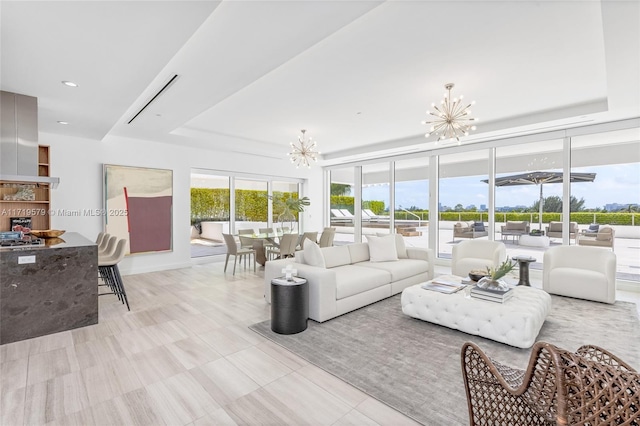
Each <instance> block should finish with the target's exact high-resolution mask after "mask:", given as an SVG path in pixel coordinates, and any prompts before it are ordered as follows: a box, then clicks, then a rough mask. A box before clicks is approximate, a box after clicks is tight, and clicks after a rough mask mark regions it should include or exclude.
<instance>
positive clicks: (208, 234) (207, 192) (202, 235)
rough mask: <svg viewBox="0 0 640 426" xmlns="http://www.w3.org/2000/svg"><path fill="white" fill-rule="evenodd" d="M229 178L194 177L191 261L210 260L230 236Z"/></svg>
mask: <svg viewBox="0 0 640 426" xmlns="http://www.w3.org/2000/svg"><path fill="white" fill-rule="evenodd" d="M229 203H230V193H229V176H219V175H210V174H205V173H192V174H191V257H202V256H209V255H210V254H211V253H212V252H213V251H215V250H216V248H217V247H220V246H222V245H223V244H224V241H223V237H222V234H223V233H228V232H229V219H230V217H231V216H230V210H229Z"/></svg>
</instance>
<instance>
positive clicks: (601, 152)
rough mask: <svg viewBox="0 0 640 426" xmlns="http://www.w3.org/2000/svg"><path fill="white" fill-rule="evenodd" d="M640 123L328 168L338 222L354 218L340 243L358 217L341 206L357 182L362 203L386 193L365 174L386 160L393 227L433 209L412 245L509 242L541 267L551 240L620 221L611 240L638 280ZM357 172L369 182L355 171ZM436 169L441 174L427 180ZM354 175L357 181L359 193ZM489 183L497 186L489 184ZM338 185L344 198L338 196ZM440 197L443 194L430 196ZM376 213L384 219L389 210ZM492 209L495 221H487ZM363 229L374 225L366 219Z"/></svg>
mask: <svg viewBox="0 0 640 426" xmlns="http://www.w3.org/2000/svg"><path fill="white" fill-rule="evenodd" d="M633 126H635V127H633ZM637 126H638V124H637V120H626V121H621V122H617V123H607V124H606V125H595V126H588V127H582V128H573V129H566V130H554V131H549V132H547V133H544V134H535V135H527V136H514V137H513V138H509V139H500V140H495V141H486V142H479V143H478V144H477V145H476V144H469V145H467V146H465V143H464V142H463V143H462V146H460V147H451V146H448V147H443V148H435V149H433V150H431V151H428V152H423V153H416V155H415V156H408V155H402V156H398V157H390V158H385V159H381V160H380V165H378V164H373V163H371V161H370V160H369V161H367V162H366V163H362V164H358V163H352V164H349V165H348V166H346V165H342V166H339V167H338V168H335V169H334V168H330V173H331V174H330V176H331V180H330V182H331V186H332V194H333V195H332V199H331V208H332V212H335V214H334V213H332V215H331V222H332V223H334V224H338V226H344V225H345V224H347V226H344V228H343V233H344V236H345V238H343V241H348V242H351V241H353V239H352V238H351V237H350V236H351V235H352V232H353V230H352V229H350V228H349V225H351V224H352V223H353V220H352V219H350V218H344V217H342V218H341V217H339V216H338V215H340V213H339V212H337V211H336V209H342V208H345V207H346V208H347V209H348V210H349V212H354V210H353V209H351V208H349V207H351V206H352V204H350V203H352V202H354V201H353V197H354V196H355V197H357V195H358V194H357V192H359V191H360V190H362V198H357V199H356V200H355V203H362V204H360V205H362V208H363V209H365V208H366V207H365V202H367V201H370V200H372V199H374V198H377V197H375V196H374V195H373V194H374V193H375V191H382V192H384V194H385V196H386V194H387V189H386V188H384V187H383V186H384V185H385V183H384V182H378V183H379V184H380V188H378V189H377V188H376V182H374V181H373V180H368V179H372V177H368V176H374V175H375V174H376V167H378V168H379V167H382V169H380V171H381V172H382V173H385V170H387V169H386V167H387V166H386V165H387V164H388V165H390V166H391V165H393V170H392V172H393V175H391V176H392V177H391V178H390V182H389V184H390V185H389V190H390V191H389V192H390V194H389V203H392V204H393V205H392V206H391V205H390V207H392V211H390V212H389V221H390V222H392V223H395V226H394V227H393V231H392V232H396V230H397V227H398V225H399V224H402V223H403V221H406V222H407V223H409V222H410V221H412V220H413V221H416V222H417V221H422V220H425V221H426V220H427V219H428V218H429V216H430V219H432V220H431V221H430V222H429V223H428V226H424V224H423V223H421V224H422V225H423V229H416V231H417V233H419V235H415V236H413V237H405V241H406V242H407V243H408V244H409V245H413V244H416V245H418V246H429V247H433V248H435V249H436V252H437V253H438V256H439V257H441V258H447V257H450V254H451V249H452V247H453V246H454V245H455V244H458V243H459V242H460V241H463V240H465V239H468V238H481V239H495V240H498V241H502V242H504V243H505V245H506V247H507V254H508V256H510V257H513V256H515V255H528V256H533V257H535V258H536V260H537V261H536V262H535V263H534V264H533V265H531V267H532V268H534V269H535V268H541V267H542V261H543V254H544V251H545V250H547V249H548V247H553V246H557V245H562V244H571V245H575V244H579V241H580V238H581V235H583V231H587V230H588V228H589V225H610V226H611V227H613V228H615V243H614V244H613V247H611V248H612V249H614V250H615V253H616V255H617V258H618V278H619V279H624V280H631V281H640V256H638V253H639V252H640V247H639V246H638V243H639V242H640V218H639V215H640V212H639V211H638V210H640V208H639V207H638V205H639V204H640V129H639V128H638V127H637ZM599 129H602V130H600V131H598V130H599ZM611 129H622V130H611ZM426 154H429V156H428V157H427V156H426ZM492 155H495V158H493V157H492ZM494 160H495V162H493V161H494ZM382 164H384V166H381V165H382ZM429 170H431V172H429ZM360 171H362V186H360V185H359V183H360V181H359V180H358V179H354V176H355V177H359V176H360V175H357V173H359V172H360ZM387 171H388V170H387ZM491 172H492V173H493V176H492V178H491V179H490V175H489V174H490V173H491ZM592 175H593V176H592ZM436 176H437V178H438V181H437V182H429V179H430V178H431V179H435V178H436ZM354 182H357V183H358V187H357V188H355V189H357V191H354V186H353V185H354ZM490 183H495V186H494V187H493V188H490V187H489V184H490ZM336 190H339V191H342V193H341V194H342V195H346V196H347V197H346V198H344V197H343V198H339V197H337V196H336V194H338V193H337V192H336ZM345 191H346V192H345ZM430 191H433V193H432V194H431V195H429V192H430ZM435 195H437V196H438V199H437V200H435V199H433V200H432V199H430V196H431V197H434V196H435ZM491 195H493V197H491ZM378 198H379V197H378ZM430 205H432V206H433V209H435V206H436V205H437V206H438V211H437V212H436V211H435V210H434V211H433V212H431V215H429V214H428V212H427V211H426V210H427V208H428V207H429V206H430ZM491 209H494V210H491ZM349 212H347V214H348V213H349ZM374 215H375V216H379V217H381V218H382V220H384V219H385V216H386V212H385V214H383V215H379V214H374ZM435 217H437V218H438V219H437V220H434V218H435ZM491 217H493V218H494V221H493V223H489V218H491ZM391 219H393V220H391ZM365 220H366V219H365ZM458 223H459V226H458V227H456V224H458ZM462 228H466V229H462ZM483 228H484V230H483ZM355 231H358V230H357V229H356V230H355ZM390 231H391V227H390ZM491 231H493V232H494V233H493V234H491ZM363 232H364V233H365V234H366V232H368V231H367V227H366V224H365V222H363ZM429 234H431V235H429ZM356 235H357V233H356ZM427 236H429V238H427ZM434 241H436V243H435V244H434V243H433V242H434ZM410 242H411V243H410ZM599 244H600V243H599ZM603 245H605V246H606V244H603ZM605 248H606V247H605Z"/></svg>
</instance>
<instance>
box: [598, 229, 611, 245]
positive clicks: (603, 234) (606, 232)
mask: <svg viewBox="0 0 640 426" xmlns="http://www.w3.org/2000/svg"><path fill="white" fill-rule="evenodd" d="M612 234H613V228H612V227H610V226H603V227H602V228H600V230H599V231H598V233H597V234H596V241H610V240H611V235H612Z"/></svg>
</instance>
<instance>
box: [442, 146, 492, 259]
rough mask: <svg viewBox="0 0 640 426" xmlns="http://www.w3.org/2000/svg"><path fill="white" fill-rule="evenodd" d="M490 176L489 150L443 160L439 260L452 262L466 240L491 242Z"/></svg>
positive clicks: (468, 152) (453, 155)
mask: <svg viewBox="0 0 640 426" xmlns="http://www.w3.org/2000/svg"><path fill="white" fill-rule="evenodd" d="M488 172H489V150H488V149H480V150H471V149H470V150H469V151H466V152H460V153H454V154H445V155H440V156H439V176H440V180H439V182H438V185H439V189H438V194H439V201H438V207H439V208H438V210H439V212H438V216H439V221H438V230H439V234H438V257H444V258H450V257H451V251H452V247H453V245H454V244H458V243H459V242H460V241H462V240H465V239H487V238H488V233H489V224H488V218H487V206H488V204H489V187H488V185H487V183H486V182H485V181H486V180H488V176H489V175H488ZM431 223H432V224H433V221H432V222H431Z"/></svg>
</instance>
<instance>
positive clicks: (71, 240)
mask: <svg viewBox="0 0 640 426" xmlns="http://www.w3.org/2000/svg"><path fill="white" fill-rule="evenodd" d="M44 242H45V245H44V246H26V247H2V248H0V252H7V251H39V250H46V249H60V248H73V247H88V246H95V245H96V243H95V241H91V240H89V239H87V238H85V237H84V236H82V235H81V234H79V233H77V232H65V233H64V234H62V235H60V236H59V237H57V238H44Z"/></svg>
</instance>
